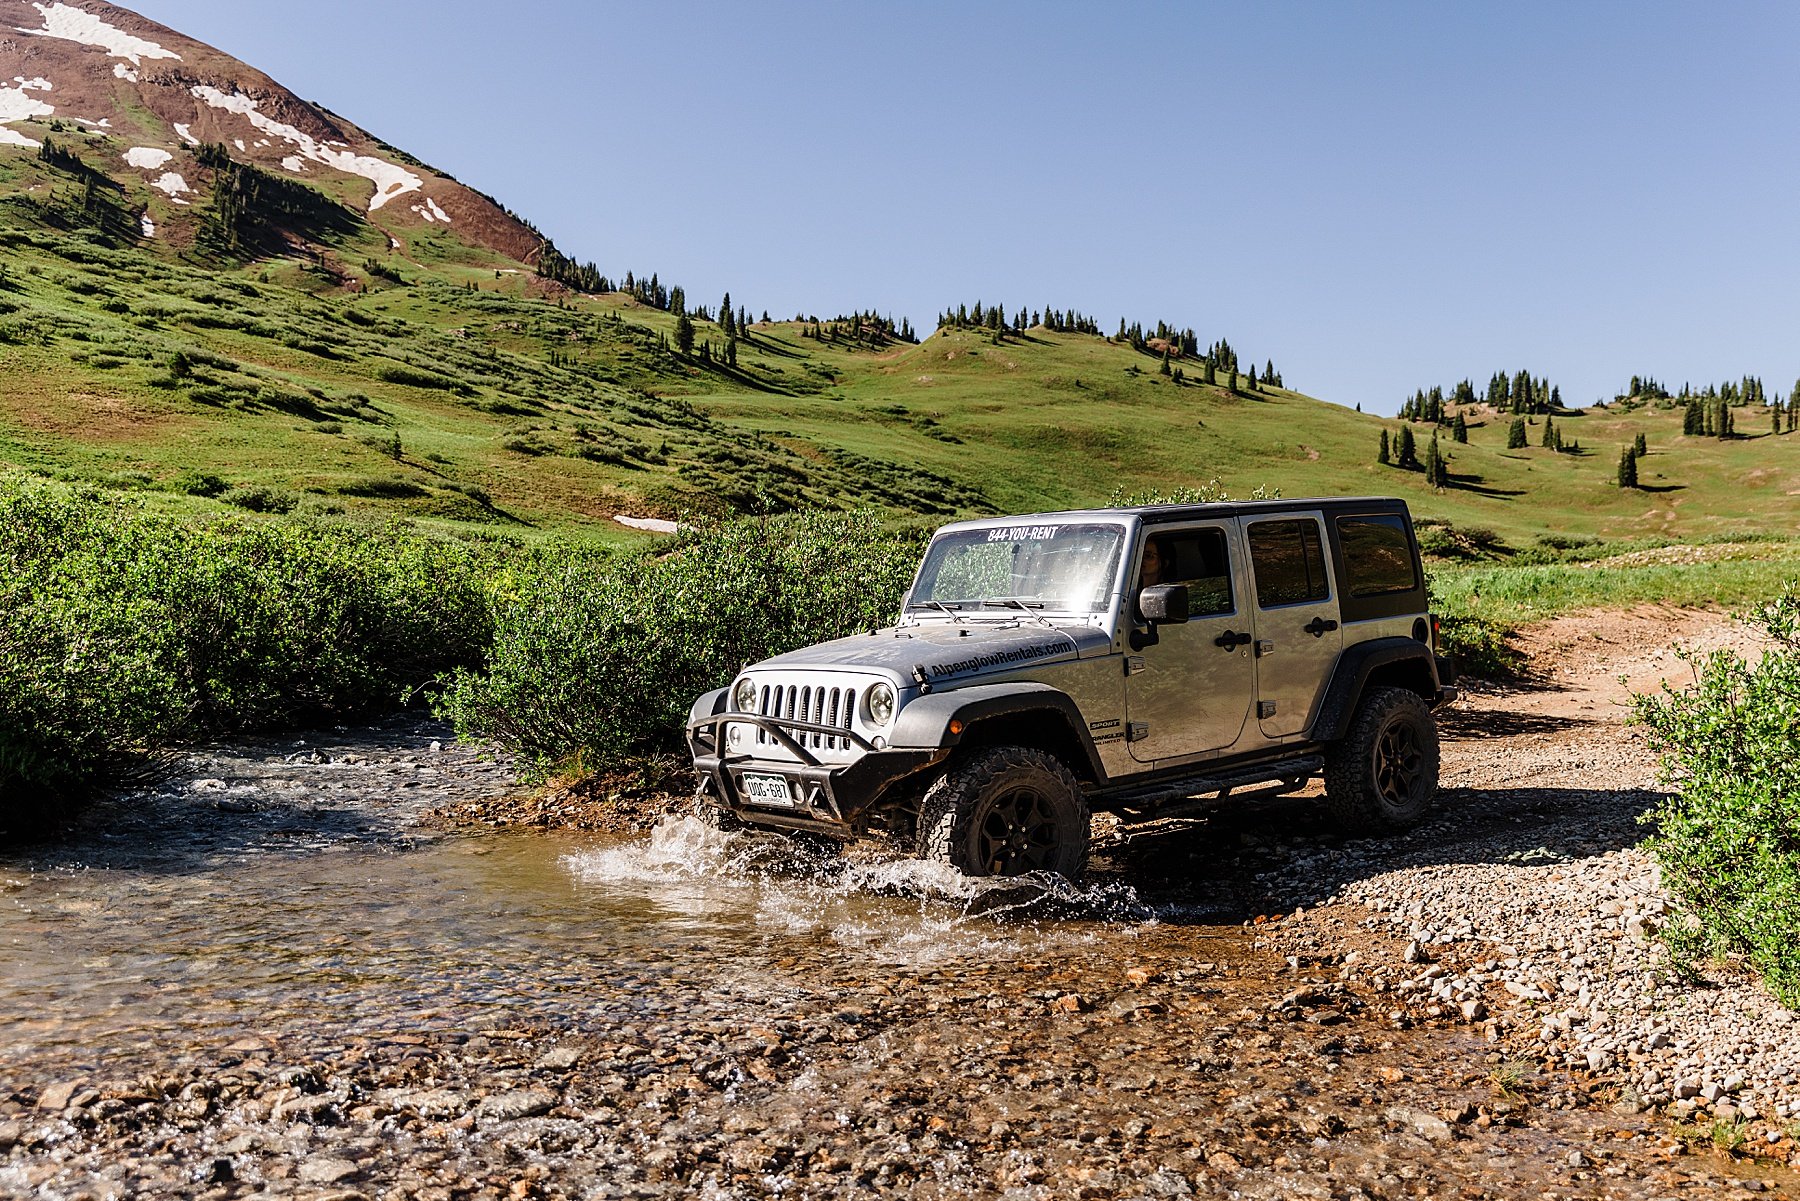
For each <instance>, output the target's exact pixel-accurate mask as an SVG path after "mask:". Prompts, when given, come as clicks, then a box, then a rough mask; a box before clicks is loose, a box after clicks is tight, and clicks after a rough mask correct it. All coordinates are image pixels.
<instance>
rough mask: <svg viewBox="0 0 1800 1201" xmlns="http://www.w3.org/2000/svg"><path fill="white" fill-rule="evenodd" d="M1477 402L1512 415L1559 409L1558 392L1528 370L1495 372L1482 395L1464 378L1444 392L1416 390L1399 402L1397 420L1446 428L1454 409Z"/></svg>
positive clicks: (1442, 390) (1436, 388)
mask: <svg viewBox="0 0 1800 1201" xmlns="http://www.w3.org/2000/svg"><path fill="white" fill-rule="evenodd" d="M1477 403H1486V404H1488V405H1490V406H1492V407H1493V409H1494V410H1495V411H1496V412H1500V413H1512V414H1514V415H1515V416H1517V415H1531V414H1538V413H1552V412H1557V411H1559V410H1561V409H1562V407H1563V399H1562V389H1561V388H1560V387H1558V386H1557V385H1555V384H1552V383H1551V382H1550V381H1549V379H1547V378H1544V377H1540V376H1535V375H1533V374H1531V372H1529V371H1517V372H1513V373H1511V374H1508V373H1507V372H1504V371H1496V372H1494V374H1493V375H1491V376H1489V377H1488V385H1487V391H1486V392H1480V393H1478V392H1476V391H1475V383H1474V381H1473V380H1468V379H1464V380H1460V381H1458V382H1457V383H1455V384H1453V385H1451V386H1450V388H1449V389H1448V390H1447V391H1446V390H1445V389H1444V388H1442V387H1432V388H1420V389H1419V390H1417V391H1416V392H1414V393H1413V394H1412V395H1411V396H1409V397H1407V398H1406V399H1405V400H1403V401H1401V402H1400V417H1401V420H1403V421H1426V422H1430V423H1431V424H1433V425H1449V424H1451V421H1452V416H1453V411H1454V410H1456V409H1458V408H1460V407H1462V406H1464V405H1472V404H1477Z"/></svg>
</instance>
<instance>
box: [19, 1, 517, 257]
mask: <svg viewBox="0 0 1800 1201" xmlns="http://www.w3.org/2000/svg"><path fill="white" fill-rule="evenodd" d="M47 139H58V140H60V141H62V142H64V143H67V144H68V145H70V146H71V147H72V148H74V149H76V150H77V151H79V152H80V153H81V154H82V157H83V158H84V160H86V161H87V162H89V164H90V165H93V164H95V163H97V162H101V161H105V162H106V163H107V166H106V169H105V171H104V173H105V174H106V175H107V176H109V177H110V178H112V179H113V180H114V181H116V182H117V183H118V184H119V185H120V186H121V187H122V188H124V189H125V190H126V192H127V193H128V194H130V195H132V196H133V198H134V199H138V200H139V201H140V202H141V204H142V206H143V224H142V228H143V231H144V236H145V237H146V238H154V237H157V236H159V235H158V232H157V231H161V236H163V237H164V238H170V237H173V238H175V239H176V240H177V241H179V240H180V237H181V231H182V230H183V228H184V227H185V226H187V225H188V224H190V222H191V215H190V214H187V213H184V212H183V211H182V210H183V209H188V208H190V207H191V206H192V205H193V204H194V202H195V200H196V199H197V198H199V196H200V195H201V194H202V192H203V190H204V181H205V180H206V179H208V178H210V176H209V174H208V172H207V171H206V169H205V168H204V167H203V165H202V164H201V163H200V162H199V161H198V160H197V158H196V155H195V152H196V151H197V150H199V149H200V148H201V147H202V146H204V145H208V144H215V145H220V146H224V147H226V148H227V150H228V152H229V153H230V154H231V157H232V158H233V159H234V160H236V161H238V162H242V163H247V164H250V165H252V166H255V167H258V168H260V169H262V170H264V171H267V172H269V173H271V174H275V175H278V176H286V177H290V178H293V179H298V180H305V181H307V182H308V183H309V184H311V185H313V186H314V187H316V188H318V189H320V190H321V191H323V192H324V193H326V194H327V195H329V196H331V197H332V198H333V199H336V200H338V201H340V202H341V203H342V204H344V205H345V206H346V207H347V208H349V209H350V210H351V211H352V212H354V213H356V214H358V215H359V216H360V217H361V218H362V219H363V220H365V221H367V222H369V223H370V224H371V225H373V226H376V227H377V228H379V229H380V230H381V231H383V232H385V233H386V234H387V237H388V240H389V245H390V247H393V248H399V247H400V246H402V245H404V243H405V240H406V238H407V235H408V233H409V232H411V231H417V230H419V229H421V228H429V227H437V228H440V229H441V228H446V227H447V228H448V229H449V230H451V231H453V232H454V233H455V235H456V236H457V237H458V238H459V239H460V240H462V241H465V242H467V243H469V244H471V245H473V246H478V247H482V248H485V249H487V250H490V251H493V252H495V253H497V254H500V255H502V256H504V257H506V258H508V259H511V260H514V261H518V262H531V261H533V260H534V259H535V257H536V256H537V254H538V253H539V251H540V249H541V247H542V245H543V239H542V237H541V236H540V235H539V234H538V233H537V232H536V231H535V230H533V229H532V228H531V227H530V226H529V225H528V224H526V223H525V222H523V221H521V220H519V219H518V218H517V217H515V216H513V215H512V214H510V213H508V212H507V211H506V210H505V209H503V208H502V207H501V206H500V205H498V204H496V203H495V202H494V201H493V200H492V199H491V198H489V197H487V196H484V195H482V194H481V193H479V192H476V191H474V190H473V189H470V188H468V187H466V186H464V185H463V184H461V183H459V182H457V181H456V180H454V179H452V178H451V177H449V176H447V175H444V174H443V173H441V172H438V171H434V170H433V169H431V168H430V167H428V166H427V165H425V164H424V163H421V162H419V161H418V160H417V159H415V158H413V157H412V156H411V155H408V154H406V153H405V152H404V151H401V150H397V149H395V148H394V147H392V146H389V145H387V144H386V143H384V142H382V141H381V140H380V139H378V138H376V137H374V136H373V135H371V134H369V133H368V132H367V131H365V130H362V129H360V128H358V127H357V126H355V125H353V124H352V123H350V122H349V121H347V120H345V119H344V118H342V117H339V116H337V115H336V114H334V113H331V112H329V111H327V110H325V109H323V108H321V107H320V106H318V105H315V104H312V103H310V102H308V101H305V100H302V99H301V98H300V97H298V96H297V95H295V94H294V93H293V92H292V91H290V90H288V89H287V88H285V87H283V86H282V85H281V84H280V83H278V82H276V81H275V80H274V79H271V78H270V77H269V76H268V75H266V74H264V73H263V72H261V71H258V70H257V69H255V68H254V67H251V66H249V65H248V64H245V63H243V62H240V61H239V60H237V59H235V58H233V57H232V56H230V55H228V54H225V53H223V52H222V51H219V50H217V49H215V48H213V47H211V46H208V45H206V44H204V43H202V42H198V41H195V40H194V39H192V38H189V37H187V36H185V35H183V34H181V33H179V32H177V31H175V30H172V29H169V28H168V27H166V26H163V25H160V24H157V23H156V22H154V21H150V20H147V19H145V18H144V17H142V16H140V15H138V14H137V13H134V12H132V11H130V10H129V9H125V8H121V7H119V6H118V5H114V4H108V3H104V2H103V0H80V2H79V3H75V4H69V3H61V2H60V0H57V2H51V3H45V2H42V0H0V157H5V156H8V155H17V154H23V153H27V152H31V151H37V150H40V149H41V147H42V145H43V143H44V141H45V140H47ZM93 151H101V152H103V153H102V154H99V155H96V154H94V153H92V152H93Z"/></svg>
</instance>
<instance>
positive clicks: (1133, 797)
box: [1094, 755, 1325, 824]
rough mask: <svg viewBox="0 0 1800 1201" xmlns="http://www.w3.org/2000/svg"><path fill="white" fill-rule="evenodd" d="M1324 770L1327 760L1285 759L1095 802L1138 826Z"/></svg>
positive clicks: (1120, 793) (1110, 795)
mask: <svg viewBox="0 0 1800 1201" xmlns="http://www.w3.org/2000/svg"><path fill="white" fill-rule="evenodd" d="M1324 770H1325V759H1324V756H1322V755H1309V756H1307V757H1305V758H1302V759H1283V760H1280V761H1278V762H1274V763H1259V764H1256V765H1254V766H1251V767H1240V768H1235V769H1233V770H1229V771H1218V772H1209V773H1207V774H1205V775H1196V776H1186V777H1183V778H1181V779H1176V780H1162V781H1159V782H1157V783H1155V784H1149V785H1145V786H1144V787H1141V788H1129V787H1128V788H1123V789H1120V790H1119V791H1116V792H1115V791H1112V790H1108V791H1106V792H1103V793H1100V794H1098V795H1096V796H1095V797H1094V800H1095V801H1097V802H1099V805H1100V807H1103V808H1105V809H1109V810H1111V811H1112V812H1114V813H1117V814H1118V815H1119V816H1120V817H1121V818H1123V819H1125V821H1127V822H1129V823H1132V824H1136V823H1139V822H1149V821H1157V820H1159V819H1161V818H1165V817H1173V816H1175V815H1176V814H1178V813H1185V812H1187V811H1189V810H1192V809H1199V808H1207V807H1211V806H1213V805H1217V804H1218V803H1219V802H1220V801H1223V800H1224V799H1225V798H1226V797H1228V796H1230V795H1231V794H1232V793H1233V792H1235V791H1237V790H1239V789H1243V788H1250V787H1253V786H1254V785H1258V784H1273V783H1277V782H1284V781H1295V780H1305V779H1308V778H1309V777H1312V776H1316V775H1318V774H1319V773H1320V772H1322V771H1324Z"/></svg>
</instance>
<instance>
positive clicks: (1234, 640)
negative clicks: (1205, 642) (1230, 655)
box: [1213, 630, 1250, 651]
mask: <svg viewBox="0 0 1800 1201" xmlns="http://www.w3.org/2000/svg"><path fill="white" fill-rule="evenodd" d="M1213 645H1214V646H1218V647H1223V648H1224V649H1226V650H1228V651H1234V650H1236V649H1237V648H1238V647H1240V646H1249V645H1250V635H1248V634H1235V633H1233V632H1232V631H1230V630H1226V631H1225V632H1224V633H1223V634H1220V635H1219V636H1218V637H1217V638H1214V639H1213Z"/></svg>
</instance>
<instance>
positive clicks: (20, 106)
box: [0, 76, 56, 149]
mask: <svg viewBox="0 0 1800 1201" xmlns="http://www.w3.org/2000/svg"><path fill="white" fill-rule="evenodd" d="M13 83H14V84H15V85H17V86H14V87H10V88H0V145H6V146H29V147H31V148H33V149H36V148H37V144H38V143H37V141H36V140H35V139H33V138H28V137H26V136H25V135H24V134H22V133H20V132H19V131H18V130H16V129H8V128H6V127H7V126H8V125H10V124H12V123H13V122H14V121H28V120H30V119H31V118H33V117H48V116H50V115H51V114H53V113H54V112H56V106H55V105H51V104H45V103H44V102H43V101H42V100H39V99H38V98H37V97H36V96H33V95H30V93H31V92H32V91H49V90H50V83H49V81H48V80H43V79H29V80H28V79H26V78H25V77H24V76H19V77H17V78H16V79H14V80H13Z"/></svg>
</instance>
